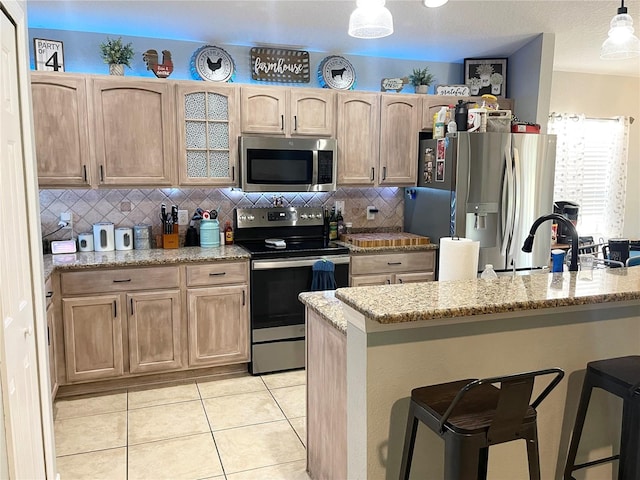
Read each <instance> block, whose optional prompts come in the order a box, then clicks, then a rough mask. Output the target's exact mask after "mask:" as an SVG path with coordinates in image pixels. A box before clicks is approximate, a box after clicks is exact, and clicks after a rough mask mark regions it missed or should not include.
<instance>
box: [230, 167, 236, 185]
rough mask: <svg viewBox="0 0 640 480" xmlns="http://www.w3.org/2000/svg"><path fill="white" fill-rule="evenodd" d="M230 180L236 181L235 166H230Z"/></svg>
mask: <svg viewBox="0 0 640 480" xmlns="http://www.w3.org/2000/svg"><path fill="white" fill-rule="evenodd" d="M231 181H232V182H235V181H236V167H231Z"/></svg>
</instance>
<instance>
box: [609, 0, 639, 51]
mask: <svg viewBox="0 0 640 480" xmlns="http://www.w3.org/2000/svg"><path fill="white" fill-rule="evenodd" d="M639 55H640V40H638V37H636V36H635V35H634V34H633V18H631V15H629V14H628V13H627V8H626V7H625V6H624V0H622V5H621V7H620V8H619V9H618V14H617V15H616V16H614V17H613V19H612V20H611V28H610V30H609V38H607V39H606V40H605V41H604V43H603V44H602V50H601V51H600V58H602V59H605V60H624V59H626V58H633V57H637V56H639Z"/></svg>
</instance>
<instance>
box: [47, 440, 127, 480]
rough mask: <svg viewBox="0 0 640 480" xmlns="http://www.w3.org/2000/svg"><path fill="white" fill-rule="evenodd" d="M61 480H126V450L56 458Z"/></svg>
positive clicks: (118, 449)
mask: <svg viewBox="0 0 640 480" xmlns="http://www.w3.org/2000/svg"><path fill="white" fill-rule="evenodd" d="M56 466H57V468H58V473H59V474H60V478H62V479H73V480H103V479H104V480H126V479H127V449H126V448H113V449H110V450H99V451H97V452H90V453H78V454H76V455H68V456H66V457H58V458H56Z"/></svg>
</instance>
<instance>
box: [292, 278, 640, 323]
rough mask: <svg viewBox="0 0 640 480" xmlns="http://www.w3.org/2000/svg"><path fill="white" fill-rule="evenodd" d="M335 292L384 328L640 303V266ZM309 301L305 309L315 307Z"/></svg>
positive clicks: (306, 299)
mask: <svg viewBox="0 0 640 480" xmlns="http://www.w3.org/2000/svg"><path fill="white" fill-rule="evenodd" d="M587 275H588V274H586V273H585V272H564V273H556V274H553V273H539V274H532V275H523V276H515V277H511V276H502V277H498V279H496V280H480V279H477V280H476V279H474V280H454V281H445V282H427V283H412V284H404V285H384V286H371V287H355V288H354V287H350V288H340V289H338V290H336V293H335V297H336V298H337V299H340V300H342V301H343V302H344V303H346V304H347V305H349V306H351V307H352V308H354V309H355V310H356V311H358V312H360V313H362V314H363V315H364V316H365V317H367V318H369V319H371V320H374V321H376V322H379V323H382V324H392V323H402V322H413V321H418V320H430V319H438V318H453V317H466V316H472V315H485V314H494V313H504V312H516V311H524V310H537V309H542V308H553V307H563V306H574V305H589V304H597V303H607V302H619V301H627V300H640V266H638V267H629V268H615V269H595V270H593V272H591V275H590V278H585V277H586V276H587ZM311 302H312V300H311V299H309V298H306V297H305V298H304V303H306V304H310V303H311Z"/></svg>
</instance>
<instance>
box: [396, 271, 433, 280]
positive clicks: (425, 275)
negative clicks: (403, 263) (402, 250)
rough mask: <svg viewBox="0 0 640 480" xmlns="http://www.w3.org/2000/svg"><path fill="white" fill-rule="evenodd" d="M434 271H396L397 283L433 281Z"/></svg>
mask: <svg viewBox="0 0 640 480" xmlns="http://www.w3.org/2000/svg"><path fill="white" fill-rule="evenodd" d="M434 280H435V273H434V272H413V273H396V283H420V282H433V281H434Z"/></svg>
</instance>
